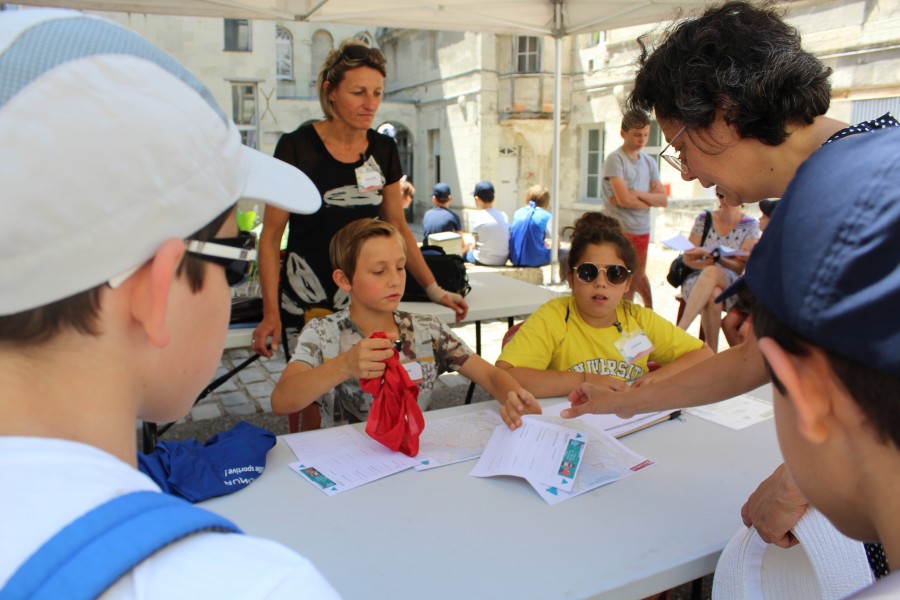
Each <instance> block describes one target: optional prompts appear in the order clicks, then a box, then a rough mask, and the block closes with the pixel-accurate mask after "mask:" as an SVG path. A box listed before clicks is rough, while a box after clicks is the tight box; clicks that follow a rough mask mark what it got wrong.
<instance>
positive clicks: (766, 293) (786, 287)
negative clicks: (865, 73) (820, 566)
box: [726, 130, 900, 598]
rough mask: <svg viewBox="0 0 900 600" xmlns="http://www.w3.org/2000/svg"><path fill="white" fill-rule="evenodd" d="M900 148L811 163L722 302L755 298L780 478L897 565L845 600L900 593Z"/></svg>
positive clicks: (861, 148) (856, 148)
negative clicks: (739, 296) (741, 292)
mask: <svg viewBox="0 0 900 600" xmlns="http://www.w3.org/2000/svg"><path fill="white" fill-rule="evenodd" d="M897 152H900V131H897V130H892V131H885V132H875V133H871V134H868V135H860V136H854V137H852V138H848V139H846V140H843V141H842V142H841V143H840V144H833V145H826V146H825V147H823V148H822V149H821V150H819V151H818V152H816V153H815V154H813V155H812V157H811V158H810V159H809V160H807V161H806V163H804V164H803V166H801V167H800V169H799V170H798V171H797V175H796V177H795V178H794V180H793V182H792V183H791V185H790V186H789V187H788V190H787V192H786V193H785V196H784V198H783V199H782V200H781V201H780V202H779V204H778V210H777V211H775V212H774V214H773V215H772V217H771V221H770V223H769V226H768V227H767V228H766V233H765V235H764V236H762V239H761V240H760V242H759V244H757V246H756V248H755V249H754V250H753V260H751V261H750V262H749V263H748V266H747V271H746V274H745V276H744V278H743V279H742V280H740V281H738V282H736V283H735V284H734V285H733V286H732V287H731V288H729V290H728V292H726V293H729V292H733V291H734V289H735V288H738V287H739V286H740V285H743V284H746V286H747V288H748V290H749V292H750V293H751V294H752V296H753V297H754V299H755V300H754V303H753V305H752V307H751V315H752V319H753V329H754V331H755V333H756V336H757V339H758V340H759V350H760V352H761V353H762V354H763V357H764V359H765V363H766V369H767V370H768V372H769V375H770V378H771V380H772V386H773V388H774V390H773V394H774V398H775V400H774V407H775V424H776V429H777V432H778V441H779V444H780V446H781V451H782V454H783V455H784V459H785V467H782V469H783V470H784V473H783V476H786V477H792V478H793V480H794V481H795V482H796V485H797V486H798V487H799V490H800V492H802V494H803V495H804V496H805V498H806V499H808V502H809V503H810V504H812V505H813V506H815V507H816V508H818V509H819V510H820V511H821V512H822V513H823V514H824V515H825V516H826V517H828V519H829V520H830V521H831V522H832V523H833V524H834V525H835V527H837V528H838V529H839V530H840V531H841V532H843V533H844V534H845V535H847V536H849V537H852V538H855V539H858V540H862V541H865V542H876V541H877V542H881V543H882V545H883V546H884V550H885V553H886V555H887V563H888V566H889V567H892V568H894V569H895V571H894V572H892V573H891V574H889V575H888V576H887V577H885V578H883V579H881V580H880V581H878V582H877V583H876V584H875V585H874V586H872V587H871V588H869V589H868V590H863V591H862V592H860V593H859V594H858V595H856V596H853V597H854V598H876V597H877V598H889V597H890V598H895V597H898V595H900V575H898V574H897V572H896V565H900V528H898V526H897V518H896V515H897V513H898V511H900V494H898V493H897V490H898V489H900V410H898V409H897V403H898V401H900V328H898V327H897V308H898V307H900V266H898V265H900V243H898V234H897V232H898V231H900V194H898V189H900V170H898V169H897V168H896V165H895V164H894V162H893V161H892V160H890V159H889V158H886V157H891V156H896V155H897ZM810 214H815V215H817V216H816V218H815V219H810V218H809V215H810ZM797 504H798V506H799V512H800V513H801V514H802V512H803V511H804V510H805V506H804V505H803V504H802V503H799V502H798V503H797ZM742 514H743V516H744V522H745V524H749V522H750V515H749V514H748V513H747V507H746V506H745V508H744V511H742ZM834 568H840V565H834Z"/></svg>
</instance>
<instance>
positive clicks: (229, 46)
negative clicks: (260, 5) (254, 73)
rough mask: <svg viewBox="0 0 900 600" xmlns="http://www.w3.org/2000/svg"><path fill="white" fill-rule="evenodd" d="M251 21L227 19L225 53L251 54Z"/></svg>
mask: <svg viewBox="0 0 900 600" xmlns="http://www.w3.org/2000/svg"><path fill="white" fill-rule="evenodd" d="M250 44H251V40H250V21H249V20H248V19H225V51H226V52H250V50H252V48H251V46H250Z"/></svg>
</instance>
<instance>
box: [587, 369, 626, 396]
mask: <svg viewBox="0 0 900 600" xmlns="http://www.w3.org/2000/svg"><path fill="white" fill-rule="evenodd" d="M586 381H587V382H588V383H590V384H593V385H594V386H596V387H598V388H602V389H608V390H611V391H613V392H627V391H628V384H627V383H625V382H624V381H622V380H621V379H616V378H615V377H610V376H609V375H597V374H595V373H588V375H587V379H586Z"/></svg>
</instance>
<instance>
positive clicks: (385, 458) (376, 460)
mask: <svg viewBox="0 0 900 600" xmlns="http://www.w3.org/2000/svg"><path fill="white" fill-rule="evenodd" d="M312 434H316V435H312ZM285 441H286V442H287V444H288V446H290V448H291V450H293V451H294V454H295V455H296V456H297V459H298V462H295V463H291V464H290V465H288V467H290V469H291V470H292V471H294V472H295V473H297V474H298V475H300V476H301V477H303V479H305V480H306V481H308V482H309V483H310V484H312V485H314V486H316V488H317V489H320V490H322V491H323V492H325V493H326V494H328V495H329V496H333V495H335V494H340V493H341V492H345V491H347V490H350V489H353V488H355V487H359V486H361V485H365V484H367V483H371V482H373V481H376V480H378V479H381V478H382V477H387V476H388V475H393V474H394V473H399V472H400V471H404V470H406V469H409V468H411V467H414V466H415V465H416V464H417V463H418V462H419V459H417V458H413V457H410V456H406V455H405V454H402V453H400V452H393V451H392V450H389V449H388V448H386V447H385V446H384V445H382V444H380V443H378V442H376V441H375V440H373V439H371V438H369V437H368V436H365V435H363V434H361V433H359V432H358V431H356V430H355V429H353V428H351V427H349V426H344V427H335V428H329V429H322V430H319V431H315V432H309V433H304V434H303V435H298V436H285ZM317 444H318V445H317Z"/></svg>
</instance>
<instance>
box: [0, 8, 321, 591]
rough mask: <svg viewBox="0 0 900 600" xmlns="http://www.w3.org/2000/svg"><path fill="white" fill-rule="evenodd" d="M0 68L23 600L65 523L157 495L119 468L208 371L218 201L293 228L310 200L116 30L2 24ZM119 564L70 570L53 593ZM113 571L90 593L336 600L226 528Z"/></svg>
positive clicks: (12, 448) (3, 505)
mask: <svg viewBox="0 0 900 600" xmlns="http://www.w3.org/2000/svg"><path fill="white" fill-rule="evenodd" d="M0 53H2V57H0V81H2V83H3V90H4V94H3V100H2V102H0V147H2V148H3V156H4V160H3V161H2V162H0V172H2V177H3V180H4V181H5V182H6V185H5V189H4V193H3V195H2V200H0V203H2V206H3V211H4V213H5V214H6V215H7V216H8V217H9V218H10V219H11V220H12V221H11V222H13V223H15V227H13V228H12V229H10V231H8V232H7V234H6V235H4V236H3V237H2V238H0V263H2V264H3V278H2V282H0V381H2V385H3V393H2V394H0V411H2V413H3V419H0V468H2V471H3V476H4V480H5V485H4V488H3V493H2V494H0V531H2V532H3V539H4V543H3V552H2V553H0V587H4V588H6V589H5V591H6V593H8V594H10V597H24V596H19V595H18V592H16V591H14V589H15V590H21V589H22V588H21V587H15V586H16V582H18V584H19V585H26V586H27V585H28V584H29V581H30V580H23V579H22V577H23V576H22V575H18V576H16V575H15V574H17V573H24V572H25V571H19V569H20V567H21V566H22V565H23V564H24V563H25V562H26V560H27V559H28V558H29V557H30V556H38V555H43V554H41V550H39V549H41V548H42V546H43V545H44V544H45V542H47V541H48V540H50V539H51V538H54V536H56V534H57V533H59V532H60V531H61V530H62V529H63V528H64V527H66V526H67V525H68V524H69V523H70V522H73V521H75V520H77V519H78V518H79V517H81V516H83V515H84V514H85V513H88V512H91V513H92V514H93V513H94V512H95V509H97V507H100V506H103V505H106V504H107V503H108V502H109V501H114V500H115V501H118V500H119V499H127V497H128V496H130V495H131V494H132V492H145V494H142V495H141V497H142V498H155V499H156V501H160V500H165V498H166V497H164V496H162V492H161V490H160V488H159V487H158V486H157V485H156V484H155V483H154V482H153V481H151V480H150V479H149V478H148V477H146V476H145V475H143V474H142V473H140V472H139V471H138V470H137V469H136V468H135V467H136V462H137V449H136V444H135V429H134V425H135V422H136V421H137V420H139V419H140V420H146V421H152V422H160V421H162V422H166V421H175V420H178V419H179V418H180V417H182V416H183V415H184V414H185V413H187V411H188V410H189V409H190V407H191V405H192V402H193V400H194V398H196V396H197V394H198V393H199V392H200V390H202V389H203V387H204V386H205V385H207V383H208V382H209V380H210V379H211V377H212V375H213V374H214V372H215V370H216V366H217V364H218V360H219V357H220V356H221V353H222V347H223V345H224V341H225V335H226V332H227V329H228V317H229V311H230V306H231V293H230V290H229V286H234V285H238V284H240V283H241V282H242V281H244V280H245V279H246V277H247V276H248V275H249V273H250V268H251V266H252V262H253V259H254V257H255V251H254V249H253V246H254V240H253V238H252V237H250V236H246V235H244V236H240V235H238V230H237V224H236V221H235V208H234V206H235V202H236V201H237V200H240V199H245V200H252V201H254V202H268V203H273V204H276V205H278V206H281V207H282V208H284V209H285V210H291V211H294V212H305V213H310V212H313V211H315V210H316V209H317V208H318V206H319V200H318V198H317V197H316V195H315V194H314V193H313V192H314V190H315V188H314V187H313V186H312V183H311V182H310V181H309V179H308V178H307V177H305V176H304V175H303V174H302V173H300V172H299V171H297V170H296V169H293V168H291V167H288V166H287V165H285V164H284V163H281V162H279V161H277V160H275V159H273V158H271V157H268V156H265V155H263V154H260V153H259V152H256V151H255V150H251V149H250V148H247V147H246V146H243V145H242V144H241V137H240V134H239V132H238V131H237V128H236V127H235V126H234V124H233V123H232V122H231V121H230V120H229V119H228V118H227V117H226V116H225V114H224V113H223V112H222V110H221V109H220V108H219V106H218V105H217V104H216V102H215V100H214V99H213V97H212V95H211V94H210V92H209V91H208V90H207V89H206V88H205V87H204V86H203V85H202V84H201V83H200V82H199V80H197V79H196V78H195V77H194V76H193V75H191V74H190V73H189V72H188V71H187V70H185V69H184V67H182V66H181V65H180V64H178V63H177V62H176V61H175V60H174V59H173V58H172V57H170V56H169V55H167V54H165V53H164V52H162V51H161V50H159V49H157V48H156V47H154V46H153V45H151V44H150V43H149V42H147V41H145V40H143V39H142V38H140V37H139V36H138V35H136V34H134V33H132V32H130V31H128V30H127V29H124V28H122V27H120V26H118V25H115V24H113V23H110V22H108V21H105V20H102V19H99V18H95V17H90V16H86V15H84V14H82V13H78V12H74V11H63V10H48V9H40V10H38V9H34V10H21V11H12V12H2V13H0ZM172 501H173V502H181V501H180V500H177V499H173V500H172ZM183 510H187V511H188V512H190V513H191V514H196V513H200V512H203V511H200V510H199V509H194V508H192V507H191V505H190V504H187V503H184V508H183ZM150 524H151V529H153V528H154V527H152V525H153V523H152V519H151V523H150ZM158 525H159V527H161V528H162V526H163V523H159V524H158ZM148 533H150V532H149V531H148ZM55 539H59V538H55ZM68 539H69V540H71V538H68ZM92 541H93V540H92ZM132 542H133V543H132ZM137 545H138V544H137V540H133V539H129V544H128V546H129V547H130V546H137ZM88 548H89V547H88V546H87V545H80V544H77V545H75V547H74V549H85V550H87V549H88ZM121 550H122V552H119V550H118V549H117V551H116V552H112V551H110V552H107V553H106V554H104V555H101V556H99V557H97V558H98V560H96V561H95V562H94V563H92V566H91V568H89V569H86V570H85V571H84V572H83V573H79V575H80V576H79V577H77V581H74V580H73V581H71V586H72V589H71V590H69V591H70V593H71V594H72V596H71V597H82V596H80V595H79V593H78V591H77V588H78V587H79V586H80V585H82V583H83V581H82V580H85V581H86V580H87V579H89V578H92V576H93V575H94V573H95V571H97V570H102V569H104V568H107V567H106V566H104V565H109V564H112V563H114V562H117V560H118V559H119V558H120V556H119V555H120V554H123V553H126V552H125V550H127V549H126V548H125V547H123V548H121ZM36 551H37V552H36ZM66 555H67V552H63V553H62V554H61V555H60V558H65V557H66ZM107 555H108V556H107ZM145 556H146V554H144V555H142V556H141V557H139V559H138V560H140V559H144V557H145ZM107 559H108V560H107ZM113 559H116V560H113ZM43 562H44V564H46V562H47V561H43ZM29 564H35V563H34V561H29ZM129 568H131V566H130V565H125V566H124V571H119V572H117V573H115V574H112V579H111V580H110V581H108V582H105V583H104V584H103V585H101V586H100V591H99V592H97V594H96V595H99V593H102V591H103V589H106V591H107V592H108V593H107V594H106V595H105V597H116V598H132V597H134V598H163V597H170V596H171V595H172V594H173V593H177V595H179V596H183V597H236V598H262V597H266V598H274V597H279V598H294V597H297V596H298V595H301V594H302V595H303V596H305V597H311V598H336V597H337V594H336V593H335V591H334V590H333V589H332V588H331V586H330V585H329V584H328V583H327V582H326V581H325V580H324V578H323V577H322V575H321V574H320V573H319V572H318V571H317V570H316V569H315V567H313V566H312V565H311V564H310V563H309V562H308V561H307V560H305V559H304V558H302V557H300V556H299V555H297V554H295V553H294V552H293V551H291V550H288V549H287V548H285V547H283V546H281V545H279V544H276V543H274V542H271V541H267V540H262V539H256V538H252V537H250V536H244V535H240V534H236V533H219V532H211V531H206V532H201V533H195V534H194V535H189V536H188V537H185V538H183V539H180V540H179V541H175V542H172V543H170V544H169V545H167V546H165V547H163V548H162V549H160V550H158V551H157V552H156V553H155V554H153V555H152V556H150V558H146V559H144V560H143V562H140V563H138V564H137V566H135V567H133V568H131V570H127V569H129ZM120 572H124V573H125V574H124V575H122V576H121V577H120V578H118V580H116V577H118V576H119V573H120ZM37 581H39V582H40V581H45V580H41V579H38V580H37ZM23 582H24V583H23ZM11 588H14V589H11ZM173 591H174V592H173ZM91 595H95V594H91ZM63 597H65V596H63Z"/></svg>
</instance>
